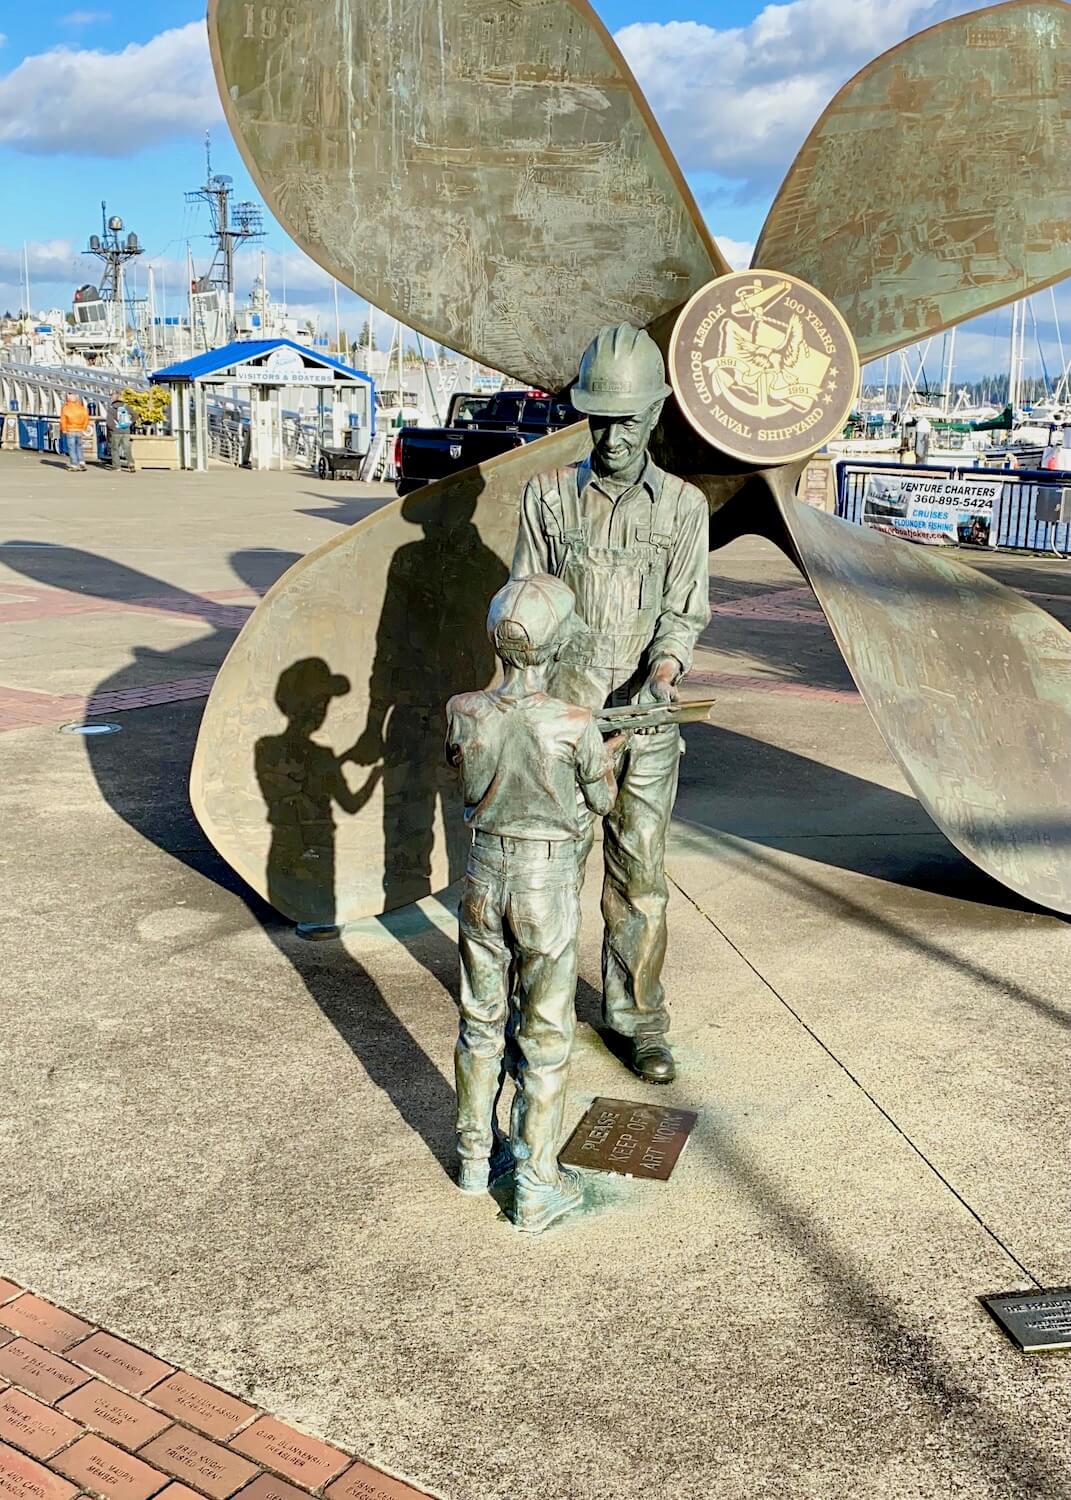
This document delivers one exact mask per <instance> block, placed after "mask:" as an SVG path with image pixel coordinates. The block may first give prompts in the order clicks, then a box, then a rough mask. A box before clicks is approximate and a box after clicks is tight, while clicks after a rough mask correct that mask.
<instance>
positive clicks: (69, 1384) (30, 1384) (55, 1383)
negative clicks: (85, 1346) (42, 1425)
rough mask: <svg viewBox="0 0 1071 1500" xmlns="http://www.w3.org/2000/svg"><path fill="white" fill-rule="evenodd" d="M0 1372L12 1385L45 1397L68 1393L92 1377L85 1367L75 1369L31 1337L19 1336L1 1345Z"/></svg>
mask: <svg viewBox="0 0 1071 1500" xmlns="http://www.w3.org/2000/svg"><path fill="white" fill-rule="evenodd" d="M0 1376H2V1377H3V1378H4V1379H5V1380H10V1381H11V1384H12V1385H21V1386H22V1388H23V1389H24V1390H27V1391H32V1392H33V1394H34V1395H35V1396H40V1397H41V1400H42V1401H58V1400H59V1398H60V1397H61V1396H69V1395H70V1394H71V1392H72V1391H76V1390H77V1389H78V1387H79V1386H80V1385H85V1383H86V1381H87V1380H88V1379H89V1376H88V1375H87V1374H86V1372H85V1371H84V1370H79V1369H76V1368H75V1366H74V1365H71V1364H68V1363H67V1361H66V1360H65V1359H60V1357H59V1355H58V1354H53V1353H51V1352H50V1351H49V1350H48V1349H40V1348H38V1346H37V1345H36V1344H31V1343H30V1341H29V1339H16V1340H15V1342H14V1343H13V1344H8V1345H7V1347H6V1348H4V1349H0Z"/></svg>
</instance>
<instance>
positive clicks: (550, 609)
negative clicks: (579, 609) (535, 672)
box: [487, 573, 577, 651]
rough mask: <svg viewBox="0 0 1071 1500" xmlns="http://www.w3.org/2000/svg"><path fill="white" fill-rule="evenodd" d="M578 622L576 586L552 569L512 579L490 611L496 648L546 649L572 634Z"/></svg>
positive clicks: (489, 625) (488, 624)
mask: <svg viewBox="0 0 1071 1500" xmlns="http://www.w3.org/2000/svg"><path fill="white" fill-rule="evenodd" d="M576 623H577V622H576V600H575V598H574V597H573V591H572V589H571V588H570V587H569V585H568V584H567V583H563V582H562V581H561V579H560V578H555V577H553V575H552V574H550V573H533V574H532V576H531V578H514V579H511V580H510V582H509V583H507V584H506V586H505V588H501V589H499V591H498V593H497V594H496V595H495V597H494V598H493V599H492V600H491V608H490V609H489V610H488V611H487V634H488V635H489V636H490V638H491V644H492V645H493V646H494V647H495V648H496V649H497V648H498V647H499V646H503V647H505V648H506V649H507V650H508V649H510V648H511V647H512V648H514V649H517V650H521V651H542V650H544V649H545V648H546V647H547V646H552V645H554V643H555V642H556V641H562V640H564V639H565V638H566V637H567V636H570V635H572V634H573V631H574V630H575V629H576Z"/></svg>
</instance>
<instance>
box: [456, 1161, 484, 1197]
mask: <svg viewBox="0 0 1071 1500" xmlns="http://www.w3.org/2000/svg"><path fill="white" fill-rule="evenodd" d="M490 1181H491V1169H490V1164H489V1163H488V1161H487V1158H486V1157H481V1158H479V1159H478V1160H476V1161H471V1160H469V1159H468V1158H462V1160H461V1161H459V1162H458V1164H457V1185H458V1187H459V1188H460V1189H461V1191H462V1192H463V1193H486V1191H487V1188H488V1185H489V1183H490Z"/></svg>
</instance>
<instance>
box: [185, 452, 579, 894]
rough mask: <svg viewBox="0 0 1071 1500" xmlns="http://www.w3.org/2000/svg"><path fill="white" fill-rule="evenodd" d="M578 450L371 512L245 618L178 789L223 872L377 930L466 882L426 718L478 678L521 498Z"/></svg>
mask: <svg viewBox="0 0 1071 1500" xmlns="http://www.w3.org/2000/svg"><path fill="white" fill-rule="evenodd" d="M589 447H590V439H589V434H588V428H587V424H586V423H584V424H579V423H578V424H576V425H575V426H573V427H568V428H565V429H563V430H562V431H560V432H556V433H552V434H551V435H550V436H548V437H545V438H541V439H540V440H539V441H538V442H535V443H531V444H529V445H528V446H527V447H525V448H520V449H516V450H515V451H513V452H512V453H508V454H504V455H503V456H502V457H500V458H495V459H491V460H490V461H489V462H488V463H485V464H481V465H480V466H479V468H475V469H469V470H467V471H466V472H465V473H463V474H457V475H453V476H451V477H450V478H449V479H444V480H440V481H439V482H438V483H436V484H433V485H429V486H427V487H426V488H425V489H422V490H418V491H417V492H416V493H415V494H412V495H410V496H408V497H407V498H406V499H404V500H396V501H394V502H393V503H392V504H390V505H387V506H384V508H383V509H382V510H379V511H376V512H375V514H373V515H371V516H368V517H366V518H365V519H364V520H363V521H359V522H358V523H357V524H356V526H351V527H350V528H349V529H348V530H346V531H343V532H341V533H340V534H339V535H338V536H336V537H333V538H332V539H331V540H330V541H329V542H326V543H325V544H324V545H323V546H322V547H318V548H317V549H316V550H315V551H314V552H310V553H309V555H308V556H307V557H304V558H302V560H301V561H300V562H298V563H296V564H295V565H294V567H292V568H291V569H290V571H289V572H288V573H286V574H284V575H283V577H282V578H280V579H279V581H278V583H276V585H275V586H274V588H273V589H271V591H270V592H269V593H268V594H266V595H265V597H264V599H263V600H262V601H261V603H260V604H259V605H258V606H257V608H256V610H255V611H254V613H253V614H252V615H251V616H250V618H249V620H248V621H247V622H246V625H245V627H244V629H243V630H242V633H241V635H240V636H239V637H238V639H237V641H236V642H235V644H234V646H233V647H232V648H231V651H230V653H229V655H228V656H227V659H226V661H225V662H224V663H223V666H222V668H221V669H220V673H219V676H218V677H217V678H216V681H215V684H214V686H213V688H212V693H211V696H210V697H209V700H208V704H207V706H206V708H205V713H204V718H203V719H202V721H201V729H200V734H199V736H198V740H197V749H196V752H195V754H194V760H193V768H192V771H191V776H190V794H191V798H192V801H193V807H194V811H195V812H196V814H197V817H198V820H199V822H200V824H201V827H202V828H203V829H204V830H205V832H206V834H207V835H208V837H209V838H210V839H211V841H212V843H213V844H214V845H215V847H216V848H217V849H218V850H219V852H220V854H221V855H222V856H223V858H224V859H225V860H227V862H228V863H229V864H230V865H232V866H233V868H234V869H235V870H237V871H238V873H239V874H240V875H241V876H242V878H243V879H244V880H245V881H246V882H247V883H248V884H249V885H250V886H252V888H253V889H254V890H255V891H257V892H259V894H260V895H262V896H264V897H265V898H266V900H268V901H269V902H270V903H271V904H272V906H274V907H275V908H276V909H277V910H278V911H281V912H282V913H283V914H284V915H286V916H288V917H292V918H293V919H294V920H295V921H299V922H312V923H332V922H335V921H336V920H337V921H339V922H344V921H347V920H353V919H356V918H357V917H362V916H371V915H375V914H378V913H380V912H384V911H390V910H392V909H393V908H395V907H398V906H404V905H407V904H408V903H409V902H411V901H416V900H418V899H419V898H420V897H421V896H426V895H428V894H429V893H430V892H432V891H436V890H441V889H442V887H443V886H445V885H446V884H448V883H449V881H450V880H451V879H452V878H453V877H454V875H456V874H460V872H461V870H462V869H463V868H464V857H465V850H466V847H467V832H466V829H465V826H464V822H463V820H462V817H461V808H460V805H459V803H458V797H457V789H456V784H455V776H454V772H453V771H452V770H450V769H449V767H448V766H447V765H446V761H445V757H444V755H443V717H442V713H443V705H444V703H445V702H446V699H447V698H449V697H450V696H451V694H453V693H456V692H461V691H468V690H470V689H472V688H476V687H479V686H480V685H482V684H485V683H488V682H490V681H491V679H492V677H493V673H494V657H493V654H492V652H491V647H490V644H489V642H488V640H487V635H486V632H485V626H484V622H485V618H486V615H487V605H488V602H489V600H490V598H491V596H492V594H494V593H495V591H496V590H497V589H498V588H500V587H501V585H502V584H503V583H504V582H505V580H506V576H507V573H508V571H509V562H510V560H511V558H512V556H513V546H514V542H515V539H516V535H517V516H518V511H519V507H520V498H521V492H522V490H523V488H524V485H525V483H526V482H527V480H528V479H529V478H530V477H531V475H533V474H535V473H537V472H538V471H539V470H540V469H544V468H553V467H554V466H555V465H559V464H566V463H571V462H573V461H574V460H575V459H577V458H579V457H581V456H582V455H583V454H584V453H586V452H587V451H588V449H589ZM325 716H326V718H325ZM321 724H323V729H322V730H321V727H320V726H321ZM328 744H329V745H330V748H328ZM348 752H352V754H348V755H347V753H348Z"/></svg>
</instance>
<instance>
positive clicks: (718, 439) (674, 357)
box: [669, 271, 859, 467]
mask: <svg viewBox="0 0 1071 1500" xmlns="http://www.w3.org/2000/svg"><path fill="white" fill-rule="evenodd" d="M669 366H670V370H669V378H670V382H671V384H672V386H673V390H674V393H675V394H676V397H677V400H678V401H679V402H680V405H681V410H682V411H683V412H684V415H685V416H686V417H687V418H688V421H689V422H690V423H691V424H692V426H693V427H694V428H695V430H696V432H698V433H699V435H700V437H702V438H705V440H706V441H707V442H708V443H711V444H713V446H714V447H715V448H718V449H720V450H721V452H722V453H728V454H730V455H731V456H732V457H733V458H738V459H742V460H743V461H744V462H745V463H750V464H758V465H759V466H761V467H766V465H768V464H784V463H789V462H791V461H792V460H793V459H798V458H807V457H809V456H810V455H811V454H812V453H813V452H814V451H815V450H816V449H817V448H820V447H821V446H822V444H823V443H825V442H828V440H829V439H830V438H832V437H835V436H836V435H837V434H838V433H839V432H840V431H841V429H842V428H843V426H844V423H845V422H846V420H847V418H848V413H849V412H850V411H851V409H852V405H853V403H854V401H855V395H856V389H857V387H858V384H859V357H858V355H857V354H856V350H855V343H854V340H853V339H852V335H851V332H850V331H849V328H848V325H847V323H845V321H844V319H843V318H842V317H841V315H840V313H839V312H838V311H837V309H836V308H835V307H834V306H833V304H832V302H830V301H829V299H828V298H826V297H823V295H822V293H821V292H819V291H816V290H815V288H814V287H813V286H808V284H807V282H805V281H800V280H799V278H798V277H796V276H789V275H783V274H782V273H781V272H780V271H737V272H734V273H733V274H732V275H731V276H719V277H718V279H717V280H716V281H711V282H708V283H707V285H706V286H705V287H703V288H702V289H701V290H700V291H698V292H696V294H695V296H694V297H692V299H691V300H690V301H689V302H687V303H686V304H685V306H684V308H683V310H682V312H681V315H680V317H679V318H678V319H677V325H676V327H675V328H674V330H673V338H672V340H671V341H670V347H669Z"/></svg>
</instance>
